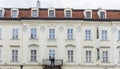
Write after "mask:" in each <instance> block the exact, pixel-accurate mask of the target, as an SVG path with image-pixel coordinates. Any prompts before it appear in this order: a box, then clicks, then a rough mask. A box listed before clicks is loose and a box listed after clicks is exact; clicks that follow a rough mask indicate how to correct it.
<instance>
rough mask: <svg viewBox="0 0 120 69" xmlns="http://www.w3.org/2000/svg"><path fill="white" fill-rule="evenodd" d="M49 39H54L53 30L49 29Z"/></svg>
mask: <svg viewBox="0 0 120 69" xmlns="http://www.w3.org/2000/svg"><path fill="white" fill-rule="evenodd" d="M49 39H55V29H49Z"/></svg>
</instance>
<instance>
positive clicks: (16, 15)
mask: <svg viewBox="0 0 120 69" xmlns="http://www.w3.org/2000/svg"><path fill="white" fill-rule="evenodd" d="M11 16H12V17H13V18H16V17H18V11H17V10H12V15H11Z"/></svg>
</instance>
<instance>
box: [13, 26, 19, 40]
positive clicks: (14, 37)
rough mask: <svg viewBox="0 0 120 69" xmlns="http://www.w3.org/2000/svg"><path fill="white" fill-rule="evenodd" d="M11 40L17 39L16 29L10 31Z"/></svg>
mask: <svg viewBox="0 0 120 69" xmlns="http://www.w3.org/2000/svg"><path fill="white" fill-rule="evenodd" d="M12 39H18V29H17V28H14V29H12Z"/></svg>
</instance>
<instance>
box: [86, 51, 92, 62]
mask: <svg viewBox="0 0 120 69" xmlns="http://www.w3.org/2000/svg"><path fill="white" fill-rule="evenodd" d="M86 62H91V51H86Z"/></svg>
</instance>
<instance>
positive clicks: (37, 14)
mask: <svg viewBox="0 0 120 69" xmlns="http://www.w3.org/2000/svg"><path fill="white" fill-rule="evenodd" d="M34 11H36V13H35V15H34ZM31 16H32V17H38V16H39V9H38V8H31Z"/></svg>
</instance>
